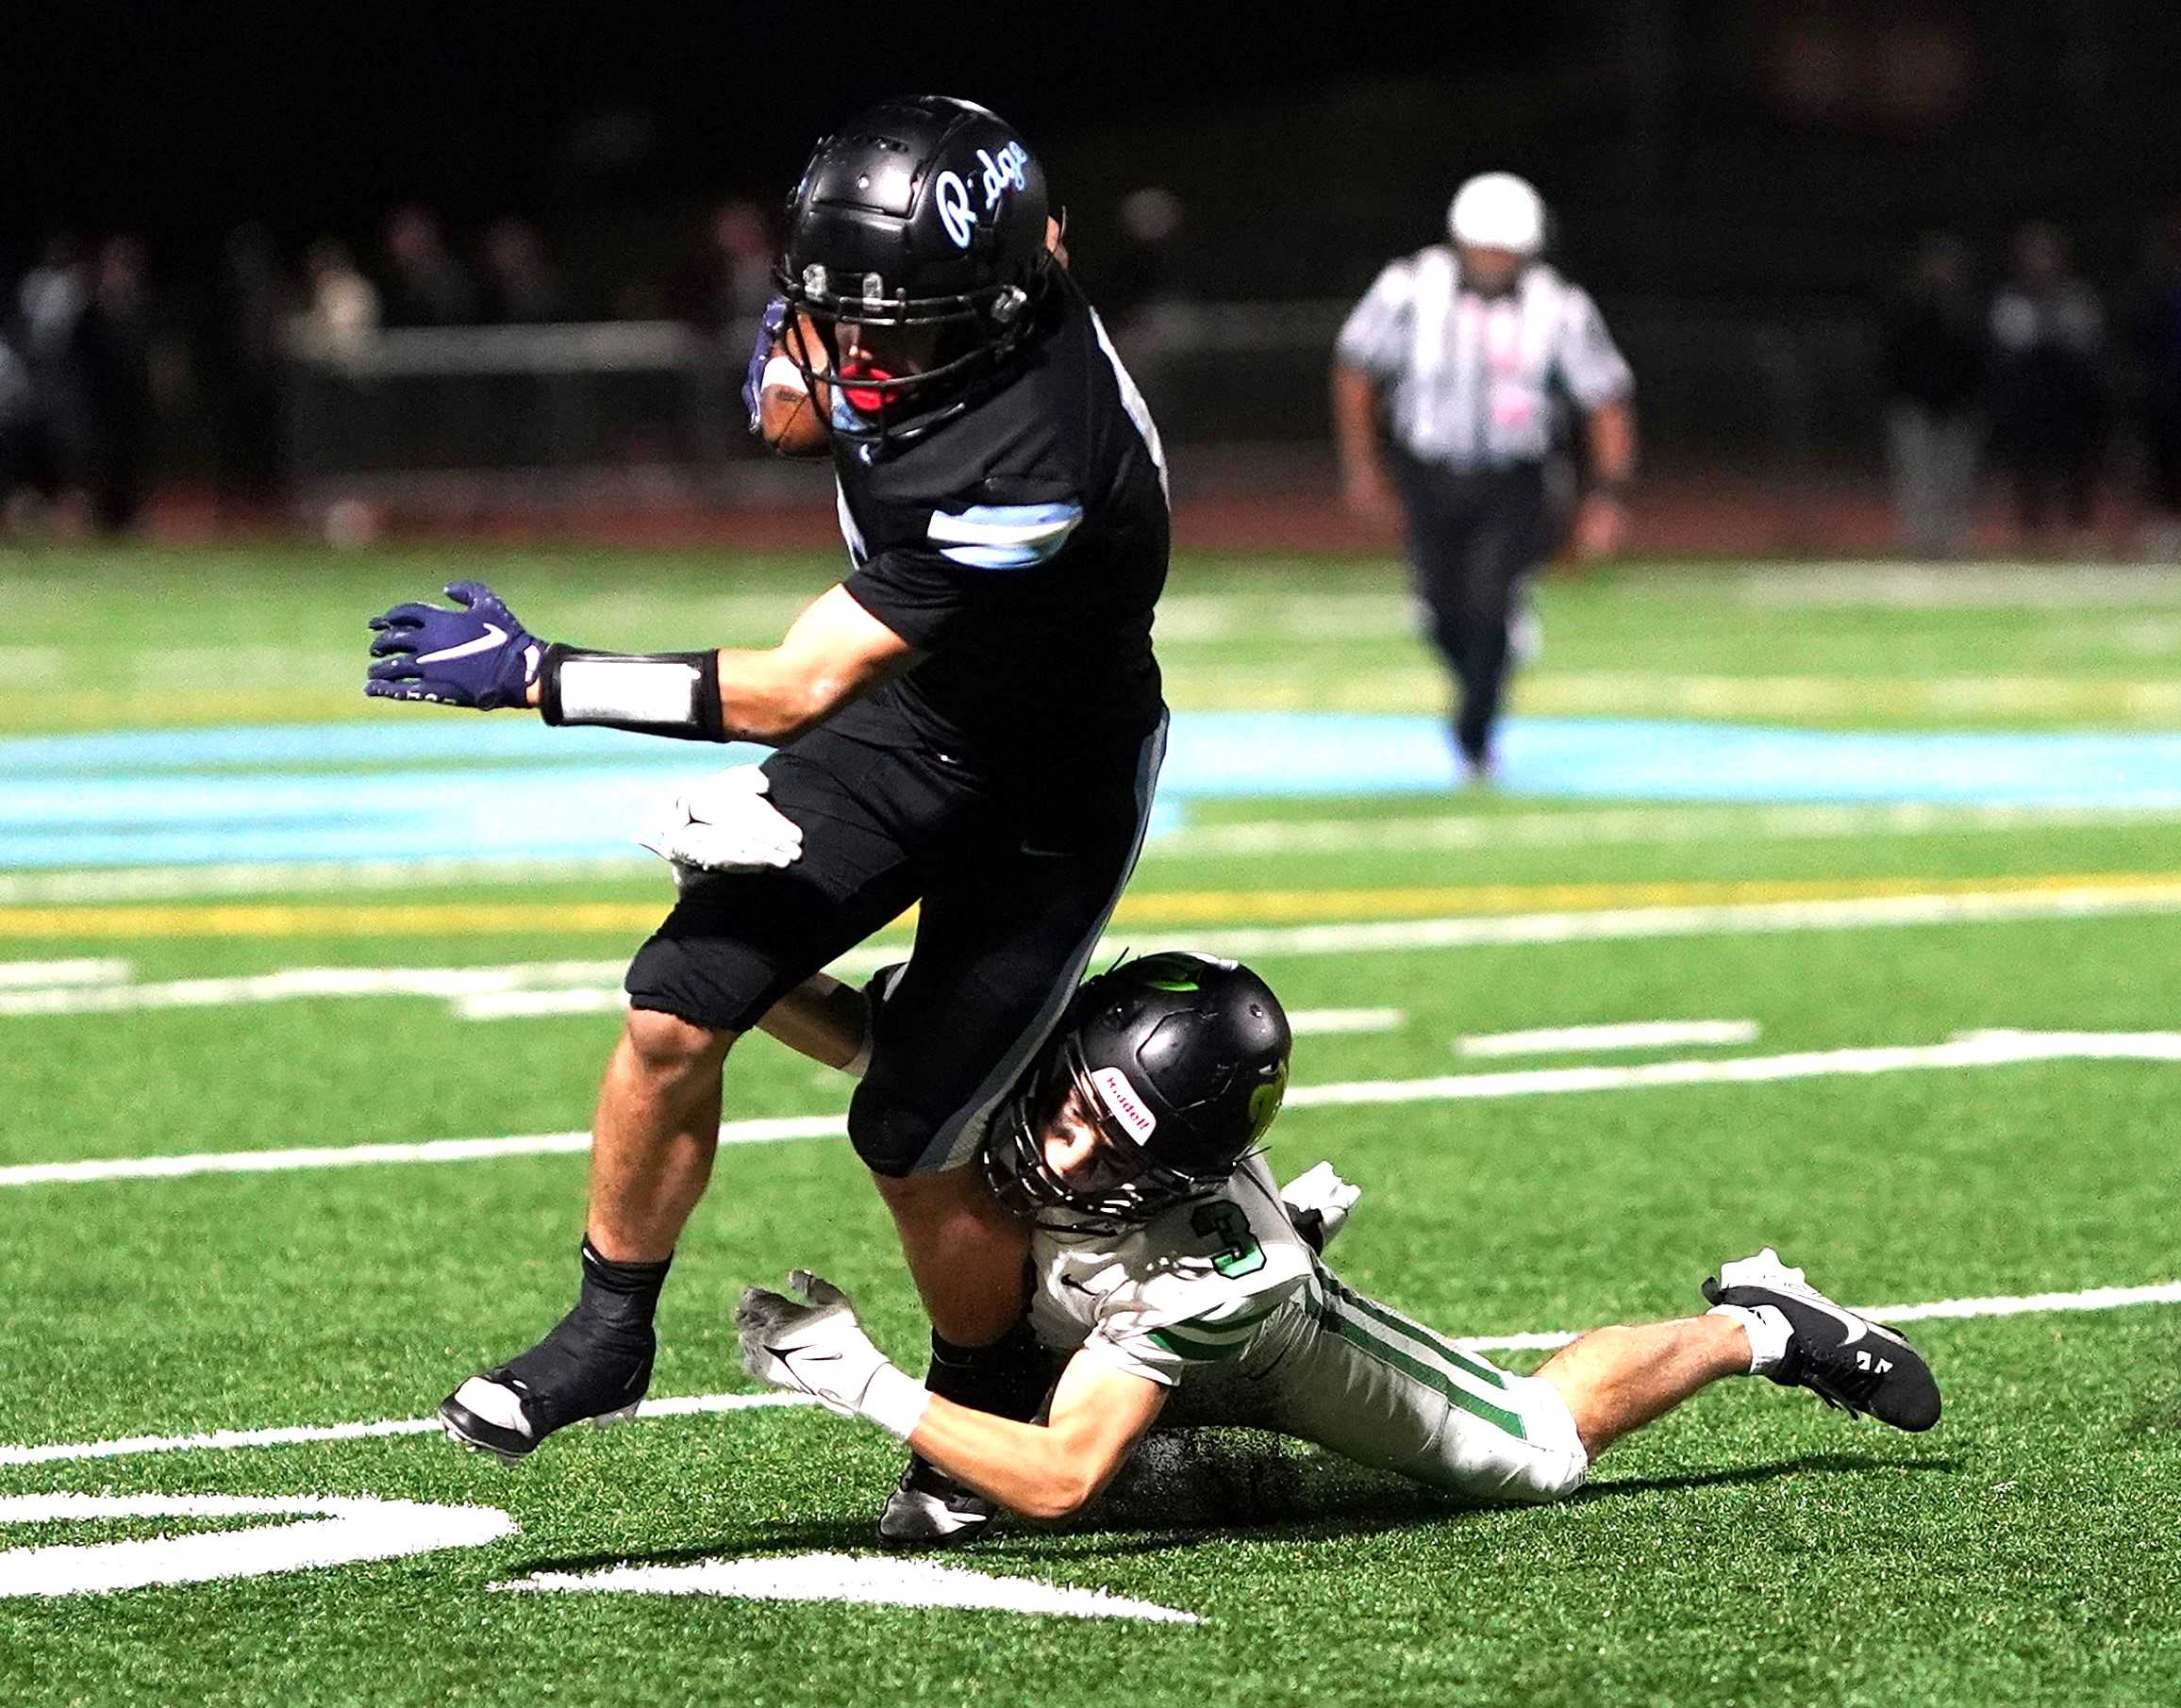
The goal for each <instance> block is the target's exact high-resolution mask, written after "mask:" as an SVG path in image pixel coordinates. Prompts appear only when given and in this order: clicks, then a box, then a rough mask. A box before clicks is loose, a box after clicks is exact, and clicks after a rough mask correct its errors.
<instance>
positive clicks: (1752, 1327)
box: [1705, 1304, 1794, 1376]
mask: <svg viewBox="0 0 2181 1708" xmlns="http://www.w3.org/2000/svg"><path fill="white" fill-rule="evenodd" d="M1705 1315H1706V1316H1707V1317H1731V1318H1734V1320H1735V1321H1737V1322H1739V1323H1740V1324H1741V1332H1742V1333H1743V1334H1745V1335H1748V1336H1749V1373H1750V1374H1751V1375H1753V1376H1762V1375H1764V1374H1765V1373H1766V1372H1768V1371H1770V1370H1773V1369H1776V1368H1779V1362H1780V1360H1781V1359H1782V1358H1785V1357H1786V1356H1787V1355H1788V1340H1789V1338H1790V1336H1791V1335H1793V1334H1794V1330H1792V1329H1791V1328H1790V1327H1789V1326H1788V1319H1787V1318H1785V1317H1784V1316H1782V1315H1781V1314H1780V1310H1779V1307H1778V1306H1777V1305H1770V1304H1759V1305H1746V1304H1715V1305H1713V1306H1712V1307H1711V1309H1709V1310H1708V1311H1707V1312H1705Z"/></svg>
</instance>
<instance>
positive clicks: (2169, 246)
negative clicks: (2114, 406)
mask: <svg viewBox="0 0 2181 1708" xmlns="http://www.w3.org/2000/svg"><path fill="white" fill-rule="evenodd" d="M2126 333H2127V341H2128V356H2129V373H2130V379H2131V381H2132V385H2131V394H2132V401H2133V403H2134V405H2135V413H2136V426H2137V431H2138V432H2139V434H2140V435H2141V436H2142V440H2143V456H2144V462H2145V469H2144V474H2145V494H2144V496H2145V498H2146V499H2147V501H2148V507H2149V509H2150V510H2151V512H2152V521H2151V524H2150V526H2149V528H2148V529H2147V530H2146V532H2145V538H2144V546H2145V549H2146V550H2147V551H2148V552H2149V553H2150V555H2151V556H2156V557H2160V558H2177V557H2181V204H2177V205H2176V206H2174V207H2171V208H2169V209H2168V210H2167V211H2166V213H2165V214H2164V215H2163V216H2162V217H2161V218H2159V219H2158V220H2157V221H2156V222H2155V223H2154V224H2153V225H2152V227H2151V231H2150V234H2149V238H2148V240H2147V241H2146V242H2145V244H2144V253H2143V262H2142V266H2141V268H2140V270H2139V272H2138V274H2137V275H2136V280H2135V283H2134V286H2133V287H2132V289H2131V290H2129V293H2128V316H2127V327H2126Z"/></svg>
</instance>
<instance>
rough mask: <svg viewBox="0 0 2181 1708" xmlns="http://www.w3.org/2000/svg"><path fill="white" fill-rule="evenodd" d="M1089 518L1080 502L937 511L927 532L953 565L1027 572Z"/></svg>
mask: <svg viewBox="0 0 2181 1708" xmlns="http://www.w3.org/2000/svg"><path fill="white" fill-rule="evenodd" d="M1082 520H1083V506H1081V505H1077V504H1025V505H972V506H969V508H967V509H966V510H962V511H960V512H959V513H957V514H953V515H950V514H948V513H947V512H946V511H944V510H934V511H933V512H932V516H931V523H930V526H929V528H928V530H927V532H928V534H929V536H930V538H931V539H933V540H934V541H936V542H938V545H939V548H940V552H941V555H942V556H944V557H946V558H947V560H948V561H949V562H951V563H958V564H961V565H963V566H964V567H965V568H968V569H973V570H1026V569H1028V568H1029V567H1030V566H1031V565H1032V564H1039V563H1043V562H1045V561H1046V559H1048V558H1050V557H1051V556H1054V554H1056V553H1057V552H1058V551H1059V549H1060V548H1061V547H1062V546H1064V545H1066V544H1067V543H1068V536H1069V535H1071V534H1073V533H1074V531H1075V524H1076V523H1078V522H1081V521H1082Z"/></svg>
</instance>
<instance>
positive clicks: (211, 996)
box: [0, 961, 627, 1018]
mask: <svg viewBox="0 0 2181 1708" xmlns="http://www.w3.org/2000/svg"><path fill="white" fill-rule="evenodd" d="M115 964H116V965H119V966H122V967H123V968H126V966H127V963H126V962H119V963H115ZM626 965H627V963H626V962H624V961H519V962H513V963H510V964H508V965H506V966H499V967H296V968H291V969H289V970H286V971H282V972H268V973H260V974H257V975H254V976H251V977H245V978H218V979H176V980H173V981H170V982H166V983H159V984H149V985H127V984H107V985H101V986H98V987H93V988H75V987H47V988H42V989H16V990H9V989H0V1018H24V1017H29V1016H34V1015H54V1014H126V1013H132V1012H135V1011H138V1010H142V1009H158V1008H227V1007H241V1006H245V1005H248V1004H252V1003H291V1002H298V1001H302V1000H306V999H309V998H324V997H358V996H424V997H439V998H442V999H444V1000H446V1001H448V1002H453V1003H460V1002H463V1001H465V1000H469V999H473V998H477V997H482V996H487V995H491V994H495V993H500V992H508V991H517V990H535V989H539V988H543V989H548V990H550V989H557V988H558V987H567V986H574V987H595V986H598V985H600V984H602V983H604V982H606V981H608V980H610V981H612V982H613V983H614V984H615V985H616V986H617V987H618V985H619V982H620V979H621V975H622V972H623V970H624V968H625V967H626Z"/></svg>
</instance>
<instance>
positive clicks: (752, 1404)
mask: <svg viewBox="0 0 2181 1708" xmlns="http://www.w3.org/2000/svg"><path fill="white" fill-rule="evenodd" d="M2146 1304H2181V1281H2163V1282H2155V1283H2153V1284H2151V1285H2148V1286H2124V1287H2111V1286H2107V1287H2084V1288H2082V1289H2081V1290H2079V1291H2076V1292H2072V1293H2022V1294H2001V1295H1999V1296H1996V1297H1992V1298H1985V1299H1935V1300H1930V1301H1927V1302H1923V1303H1922V1304H1858V1305H1853V1306H1851V1307H1850V1308H1851V1309H1852V1310H1855V1311H1856V1312H1859V1313H1860V1314H1861V1315H1863V1316H1866V1317H1873V1318H1877V1319H1878V1320H1879V1321H1881V1322H1930V1321H1936V1320H1944V1319H1950V1318H1979V1317H2023V1316H2032V1315H2043V1314H2046V1313H2063V1312H2078V1311H2117V1310H2123V1309H2126V1308H2128V1307H2130V1306H2134V1305H2146ZM1578 1332H1579V1331H1574V1330H1549V1331H1544V1332H1540V1333H1532V1334H1521V1335H1463V1336H1459V1337H1457V1338H1456V1340H1455V1344H1456V1345H1457V1346H1461V1347H1466V1348H1468V1349H1469V1350H1470V1351H1478V1352H1493V1351H1543V1350H1546V1349H1549V1348H1552V1347H1558V1346H1565V1345H1567V1344H1568V1342H1569V1341H1571V1340H1573V1339H1574V1338H1575V1336H1576V1334H1577V1333H1578ZM812 1403H814V1401H810V1400H808V1399H807V1398H806V1397H805V1396H803V1395H801V1394H783V1393H766V1394H692V1395H688V1396H685V1397H682V1398H678V1399H669V1400H646V1401H644V1402H643V1409H642V1410H641V1411H640V1412H638V1413H637V1416H636V1420H637V1421H638V1422H640V1423H641V1422H644V1421H647V1420H649V1419H652V1418H691V1417H708V1416H713V1415H716V1414H720V1413H726V1412H743V1411H752V1410H758V1409H763V1408H769V1407H773V1406H782V1405H808V1404H812ZM440 1427H441V1425H440V1420H439V1419H438V1418H392V1419H391V1420H389V1421H386V1422H381V1423H327V1424H302V1425H287V1426H282V1427H279V1428H274V1429H250V1430H210V1431H207V1432H205V1433H203V1434H191V1435H126V1436H123V1437H121V1438H119V1439H116V1440H110V1441H71V1442H56V1443H51V1444H40V1445H36V1446H23V1447H0V1466H9V1465H57V1464H67V1463H72V1462H75V1461H76V1460H82V1459H122V1458H132V1457H134V1456H136V1455H138V1454H140V1453H178V1452H195V1451H231V1450H233V1449H236V1448H254V1447H297V1446H305V1445H308V1444H310V1443H312V1442H318V1441H367V1440H375V1439H377V1438H379V1437H382V1436H389V1435H428V1434H434V1433H436V1432H437V1431H438V1430H439V1429H440Z"/></svg>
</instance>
